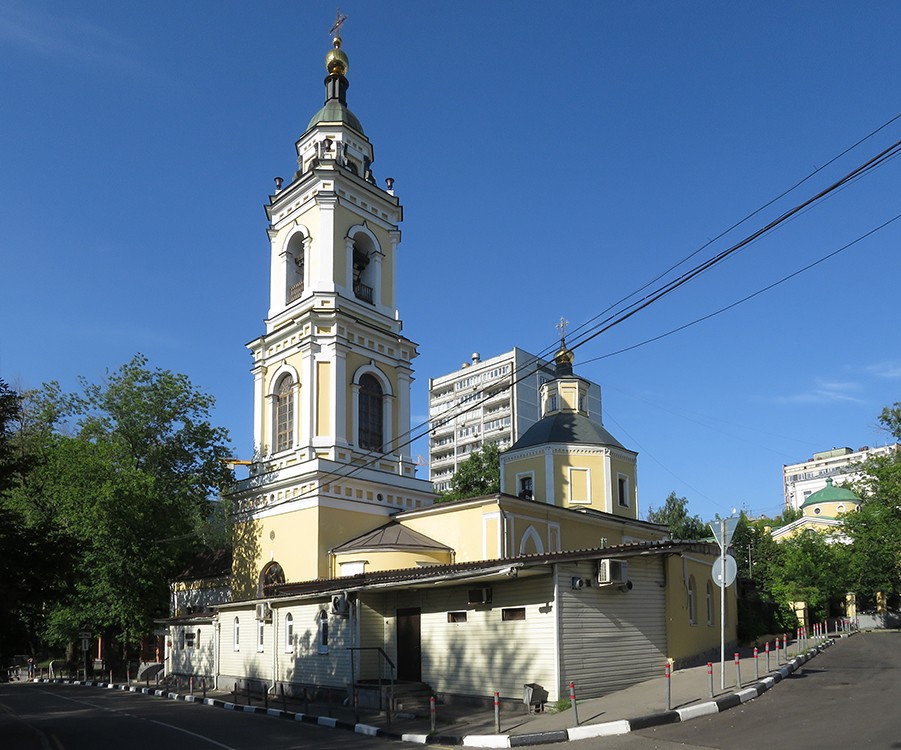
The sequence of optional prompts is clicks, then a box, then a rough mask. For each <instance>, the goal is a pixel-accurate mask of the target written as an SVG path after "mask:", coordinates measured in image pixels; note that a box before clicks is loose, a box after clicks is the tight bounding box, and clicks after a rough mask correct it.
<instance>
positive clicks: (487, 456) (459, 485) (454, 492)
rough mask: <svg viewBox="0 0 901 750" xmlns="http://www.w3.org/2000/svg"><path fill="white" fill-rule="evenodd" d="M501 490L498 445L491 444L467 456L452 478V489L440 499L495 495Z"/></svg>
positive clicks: (442, 500)
mask: <svg viewBox="0 0 901 750" xmlns="http://www.w3.org/2000/svg"><path fill="white" fill-rule="evenodd" d="M500 491H501V460H500V450H499V449H498V447H497V445H495V444H490V445H485V446H483V447H482V449H481V450H478V451H476V452H475V453H473V454H472V455H471V456H470V457H469V458H467V459H466V460H465V461H464V462H463V463H462V464H460V466H459V468H458V469H457V471H456V472H454V476H453V478H452V479H451V487H450V490H449V491H448V492H446V493H444V495H442V496H441V499H440V501H441V502H446V501H448V500H463V499H464V498H467V497H481V496H482V495H493V494H495V493H497V492H500Z"/></svg>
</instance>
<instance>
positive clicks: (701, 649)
mask: <svg viewBox="0 0 901 750" xmlns="http://www.w3.org/2000/svg"><path fill="white" fill-rule="evenodd" d="M715 559H716V558H715V556H713V555H702V554H700V553H694V554H687V555H685V556H681V557H680V556H677V555H674V556H671V557H668V558H667V560H666V568H665V572H666V632H667V650H668V652H669V653H668V654H667V655H668V656H669V658H671V659H674V660H675V661H676V665H677V666H679V665H680V664H682V665H688V664H689V663H691V662H692V660H693V658H694V657H699V658H701V657H704V658H707V657H709V656H712V654H713V652H715V651H716V652H718V650H719V645H720V589H719V587H718V586H717V585H716V583H715V582H714V581H713V579H712V577H711V567H710V566H711V564H712V563H713V561H714V560H715ZM690 581H691V582H693V586H694V617H693V618H692V613H691V607H690V598H689V582H690ZM708 584H710V586H709V588H708ZM708 592H709V597H708ZM736 621H737V610H736V600H735V584H734V583H733V584H732V586H728V587H727V588H726V643H727V644H728V643H734V642H735V640H736V629H735V626H736ZM694 660H695V661H697V660H698V659H694ZM713 661H716V659H713Z"/></svg>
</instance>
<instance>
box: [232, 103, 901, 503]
mask: <svg viewBox="0 0 901 750" xmlns="http://www.w3.org/2000/svg"><path fill="white" fill-rule="evenodd" d="M898 118H901V114H899V115H897V116H896V117H894V118H892V120H889V121H888V122H887V123H885V124H884V125H883V126H881V127H880V128H878V129H877V130H876V131H873V133H871V134H870V135H868V136H866V137H864V138H863V139H861V140H860V141H858V143H857V144H855V146H851V147H849V148H848V149H846V150H845V151H843V152H842V154H840V155H838V156H836V157H834V158H833V159H831V160H830V161H829V162H827V164H826V165H824V167H822V168H820V169H818V170H816V171H815V172H813V173H811V175H809V176H808V177H806V178H804V179H803V180H801V181H800V182H799V183H798V185H800V184H803V183H804V182H805V181H806V180H807V179H809V177H810V176H812V175H813V174H816V173H817V172H818V171H820V170H821V169H823V168H825V166H827V165H828V164H831V163H833V162H834V161H835V160H836V159H838V158H840V157H841V156H842V155H844V154H846V153H847V152H848V151H850V150H852V149H853V148H855V147H856V145H859V144H860V143H862V142H863V141H865V140H867V138H869V137H872V135H873V134H875V133H876V132H878V131H879V130H881V129H882V128H884V127H887V126H888V125H889V124H890V123H891V122H893V121H895V120H897V119H898ZM899 147H901V140H899V141H896V142H895V143H893V144H892V145H891V146H889V147H888V148H886V149H883V151H881V152H879V153H878V154H876V155H875V156H873V157H872V158H870V159H869V160H867V161H866V162H864V163H863V164H861V165H860V166H858V167H857V168H855V169H854V170H852V171H851V172H849V173H848V174H846V175H845V176H844V177H842V178H840V179H839V180H837V181H836V182H834V183H832V184H831V185H829V186H828V187H826V188H824V189H823V190H821V191H819V192H818V193H816V194H815V195H813V196H812V197H810V198H808V199H807V200H805V201H803V202H802V203H800V204H798V205H796V206H795V207H793V208H791V209H789V210H788V211H786V212H784V213H783V214H781V215H780V216H779V217H777V218H776V219H774V220H772V221H770V222H769V223H768V224H766V225H765V226H764V227H762V228H760V229H758V230H756V231H755V232H753V233H752V234H751V235H748V236H747V237H745V238H744V239H742V240H740V241H739V242H737V243H735V244H733V245H732V246H730V247H729V248H726V249H725V250H723V251H721V252H720V253H717V254H716V255H715V256H713V257H712V258H709V259H708V260H706V261H704V262H703V263H701V264H699V265H697V266H695V267H694V268H692V269H691V270H689V271H687V272H685V273H683V274H682V275H681V276H679V277H678V278H676V279H674V280H672V281H670V282H668V283H666V284H664V285H663V286H662V287H659V288H658V289H656V290H655V291H654V292H652V293H651V294H648V295H646V296H645V297H643V298H642V299H640V300H638V301H636V302H634V303H633V304H632V305H630V306H628V307H627V308H625V310H623V311H621V312H620V313H617V314H616V315H614V316H611V317H610V318H607V319H605V320H604V321H602V322H601V323H599V324H597V325H594V326H591V327H590V328H589V329H588V331H589V332H588V333H586V334H583V335H582V336H581V337H578V340H577V341H576V342H575V343H573V344H571V345H570V346H569V347H568V348H569V349H570V350H574V349H576V348H578V347H581V346H583V345H584V344H586V343H588V342H589V341H591V340H593V339H594V338H596V337H597V336H599V335H600V334H601V333H604V332H605V331H607V330H610V329H611V328H613V327H614V326H616V325H619V324H621V323H623V322H625V321H626V320H628V319H629V318H631V317H632V316H634V315H635V314H637V313H638V312H640V311H641V310H643V309H645V308H647V307H649V306H650V305H651V304H653V303H654V302H656V301H658V300H659V299H662V298H663V297H664V296H666V295H668V294H670V293H671V292H673V291H675V290H676V289H678V288H680V287H681V286H684V285H685V284H687V283H688V282H689V281H691V280H692V279H694V278H696V277H697V276H698V275H700V274H702V273H703V272H704V271H706V270H708V269H709V268H712V267H713V266H715V265H717V264H718V263H720V262H722V261H723V260H725V259H726V258H728V257H730V256H731V255H733V254H734V253H736V252H738V251H739V250H741V249H742V248H744V247H746V246H747V245H749V244H751V243H752V242H753V241H755V240H756V239H758V238H759V237H761V236H763V235H765V234H767V233H769V232H771V231H772V230H773V229H775V228H776V227H778V226H779V225H781V224H783V223H784V222H785V221H787V220H788V219H790V218H791V217H793V216H795V215H796V214H798V213H800V212H801V211H802V210H804V209H805V208H807V207H809V206H811V205H813V204H815V203H817V202H818V201H820V200H822V199H823V198H825V197H826V196H828V195H829V194H831V193H833V192H834V191H836V190H838V189H839V188H841V187H843V186H845V185H847V184H849V183H850V182H851V181H852V180H855V179H856V178H858V177H860V176H862V175H864V174H866V173H868V172H870V171H872V170H873V169H876V168H877V167H879V166H881V165H882V164H884V163H885V162H886V161H888V160H889V159H891V158H894V156H897V155H898V153H899ZM795 187H797V186H795ZM795 187H793V188H790V189H788V190H787V191H785V192H784V193H782V194H781V195H780V196H779V197H781V196H784V195H786V194H788V193H790V192H791V191H792V190H794V189H795ZM779 197H777V198H775V199H773V201H770V202H768V203H767V204H765V205H764V206H762V207H761V208H760V209H758V210H757V211H754V212H752V213H751V214H749V215H748V217H746V218H745V219H743V220H742V221H739V222H737V223H736V224H735V225H733V228H734V227H735V226H738V225H740V224H742V223H743V222H744V221H746V220H747V218H750V217H751V216H754V215H756V214H757V213H759V211H761V210H763V209H764V208H766V207H767V206H769V205H771V204H772V203H773V202H775V201H777V200H779ZM896 218H897V217H896ZM892 221H894V219H893V220H892ZM886 223H887V224H888V223H891V222H886ZM883 226H884V225H883ZM880 228H882V227H879V228H877V229H875V230H873V231H878V229H880ZM731 229H732V228H730V229H729V230H726V231H725V232H723V233H721V234H720V235H718V237H721V236H723V235H725V234H726V233H728V232H729V231H731ZM871 233H872V232H870V233H868V234H871ZM865 236H868V235H865ZM859 239H863V237H861V238H859ZM712 241H715V240H712ZM712 241H711V242H712ZM709 244H710V242H708V243H706V244H705V245H703V246H702V247H701V248H699V250H698V251H695V252H694V253H692V254H691V255H689V256H688V258H691V257H693V256H694V255H696V254H697V252H699V251H700V250H701V249H703V248H705V247H707V246H709ZM851 244H854V243H851ZM843 249H844V248H843ZM837 252H840V251H836V253H833V255H834V254H837ZM828 257H831V255H830V256H828ZM686 259H687V258H686ZM825 259H826V258H824V259H822V260H825ZM820 262H822V261H820ZM682 263H684V260H683V261H681V262H680V263H678V264H676V266H674V267H678V266H679V265H681V264H682ZM813 265H816V264H813ZM803 270H804V269H802V271H803ZM802 271H799V272H797V273H800V272H802ZM668 272H669V271H666V272H664V273H663V274H661V275H659V276H658V277H656V279H655V280H659V279H660V278H662V277H663V276H665V275H666V273H668ZM797 273H796V274H793V275H797ZM789 278H791V277H789ZM655 280H652V281H651V282H649V283H648V284H645V285H644V286H643V287H641V289H639V290H638V292H640V291H643V290H644V289H646V288H647V287H648V286H650V284H653V283H654V281H655ZM785 280H787V279H785ZM777 283H781V281H780V282H777ZM773 286H775V284H774V285H773ZM763 291H766V290H765V289H764V290H760V291H759V292H757V293H755V294H754V295H751V296H752V297H753V296H756V295H757V294H760V293H762V292H763ZM638 292H634V293H633V294H631V295H628V296H627V297H626V298H625V299H628V298H629V297H631V296H634V294H636V293H638ZM616 304H619V303H616ZM735 304H740V302H739V303H734V304H733V305H732V306H735ZM612 307H615V305H614V306H611V308H607V309H608V310H610V309H612ZM725 309H729V308H725ZM725 309H724V311H725ZM603 314H604V313H600V314H599V315H603ZM597 317H599V316H595V317H594V318H592V319H591V320H592V321H593V320H596V319H597ZM708 317H710V316H708ZM589 322H590V321H589ZM697 322H700V320H699V321H697ZM585 325H586V324H583V325H582V326H580V327H579V328H580V329H581V328H584V327H585ZM688 325H691V324H688ZM688 325H686V326H685V327H688ZM677 330H678V329H677ZM675 332H676V331H673V333H675ZM661 338H662V336H661ZM652 340H653V339H652ZM648 343H649V342H648ZM554 347H555V345H552V346H550V347H548V348H547V349H545V350H543V351H552V350H553V349H554ZM588 361H594V360H588ZM539 362H541V355H538V356H536V357H534V363H535V369H534V370H530V369H529V368H530V364H528V363H527V365H526V367H525V368H524V369H526V370H527V372H525V373H524V374H523V375H521V376H520V377H519V378H516V379H513V378H512V373H511V382H510V383H509V384H508V385H503V384H502V383H501V384H498V383H492V384H491V385H490V386H487V387H486V388H483V389H480V390H479V389H477V390H475V391H474V392H473V393H472V394H470V395H471V396H474V397H473V398H472V400H473V402H474V403H473V404H472V405H471V406H469V407H467V408H465V409H459V410H458V409H449V410H448V411H449V412H452V413H451V414H448V416H447V417H444V418H442V419H441V420H435V421H431V422H430V421H426V422H423V423H421V424H420V425H419V426H418V427H414V428H411V429H410V430H408V431H407V432H405V433H402V434H401V435H399V436H398V440H400V439H401V438H408V439H407V440H405V441H403V442H398V441H395V445H394V450H399V449H401V448H404V447H406V446H408V445H410V444H411V443H413V442H415V441H416V440H419V439H420V438H422V437H424V436H425V435H427V434H428V433H429V432H430V431H431V430H432V429H436V428H440V427H441V426H444V425H446V424H447V423H448V422H449V421H450V420H452V419H457V418H458V417H460V416H462V415H464V414H466V413H468V412H470V411H472V410H474V409H476V408H479V407H480V406H481V403H480V402H481V400H482V399H481V398H480V397H481V396H483V395H485V394H487V393H488V392H489V391H494V390H495V389H497V388H498V386H499V385H501V386H502V387H501V389H500V390H497V391H496V392H495V393H492V394H490V395H496V393H499V392H501V391H502V390H506V389H508V388H512V386H513V385H515V384H516V383H519V382H521V381H522V380H524V379H526V378H528V377H531V376H532V375H533V374H535V372H537V371H538V369H540V366H539V365H538V363H539ZM586 363H587V362H586ZM583 364H585V363H583ZM475 396H478V397H475ZM489 397H490V396H489ZM417 431H419V432H417ZM388 456H389V454H386V453H383V452H379V453H378V455H376V456H375V457H374V458H372V459H370V460H369V461H367V462H366V463H363V464H358V465H356V466H354V467H352V468H351V469H350V471H347V467H341V469H339V470H336V471H327V472H323V473H322V474H321V475H320V477H319V484H320V485H321V484H323V483H328V480H329V478H330V477H331V478H334V479H335V480H344V479H347V478H350V477H352V476H354V475H356V474H357V473H358V472H360V471H362V470H364V469H366V468H369V467H371V466H373V465H375V464H376V463H378V462H379V461H382V460H385V458H386V457H388ZM393 460H394V459H392V461H393ZM260 463H263V462H260ZM268 473H271V472H269V471H266V472H263V474H268ZM253 478H254V477H250V478H249V479H248V480H243V481H245V482H250V480H252V479H253ZM318 493H319V489H318V488H317V487H314V488H313V489H311V490H308V491H307V492H306V493H300V494H298V495H294V496H292V497H290V498H285V499H283V500H280V501H277V502H275V503H269V504H265V506H264V507H265V508H266V509H267V510H268V509H270V508H273V507H277V506H279V505H282V504H285V503H288V502H296V501H298V500H302V499H303V498H304V497H306V496H312V495H316V494H318ZM255 510H256V508H248V509H246V510H241V511H235V512H233V513H232V515H233V516H236V517H237V516H241V515H247V516H250V515H252V514H253V513H254V512H255Z"/></svg>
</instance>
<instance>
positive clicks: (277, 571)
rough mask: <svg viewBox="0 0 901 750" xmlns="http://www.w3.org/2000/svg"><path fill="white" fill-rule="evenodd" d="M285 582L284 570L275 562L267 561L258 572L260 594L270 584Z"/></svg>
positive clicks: (265, 590)
mask: <svg viewBox="0 0 901 750" xmlns="http://www.w3.org/2000/svg"><path fill="white" fill-rule="evenodd" d="M284 582H285V571H284V570H283V569H282V566H281V565H279V564H278V563H277V562H271V563H269V564H268V565H267V566H266V567H265V568H263V572H262V573H261V574H260V592H259V593H260V595H262V594H265V593H266V592H267V589H269V588H270V587H271V586H278V585H279V584H282V583H284Z"/></svg>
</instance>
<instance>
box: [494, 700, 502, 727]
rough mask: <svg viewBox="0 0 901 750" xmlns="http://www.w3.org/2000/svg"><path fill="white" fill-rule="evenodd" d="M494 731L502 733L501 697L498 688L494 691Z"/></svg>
mask: <svg viewBox="0 0 901 750" xmlns="http://www.w3.org/2000/svg"><path fill="white" fill-rule="evenodd" d="M494 733H495V734H500V733H501V699H500V696H499V695H498V692H497V690H495V691H494Z"/></svg>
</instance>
